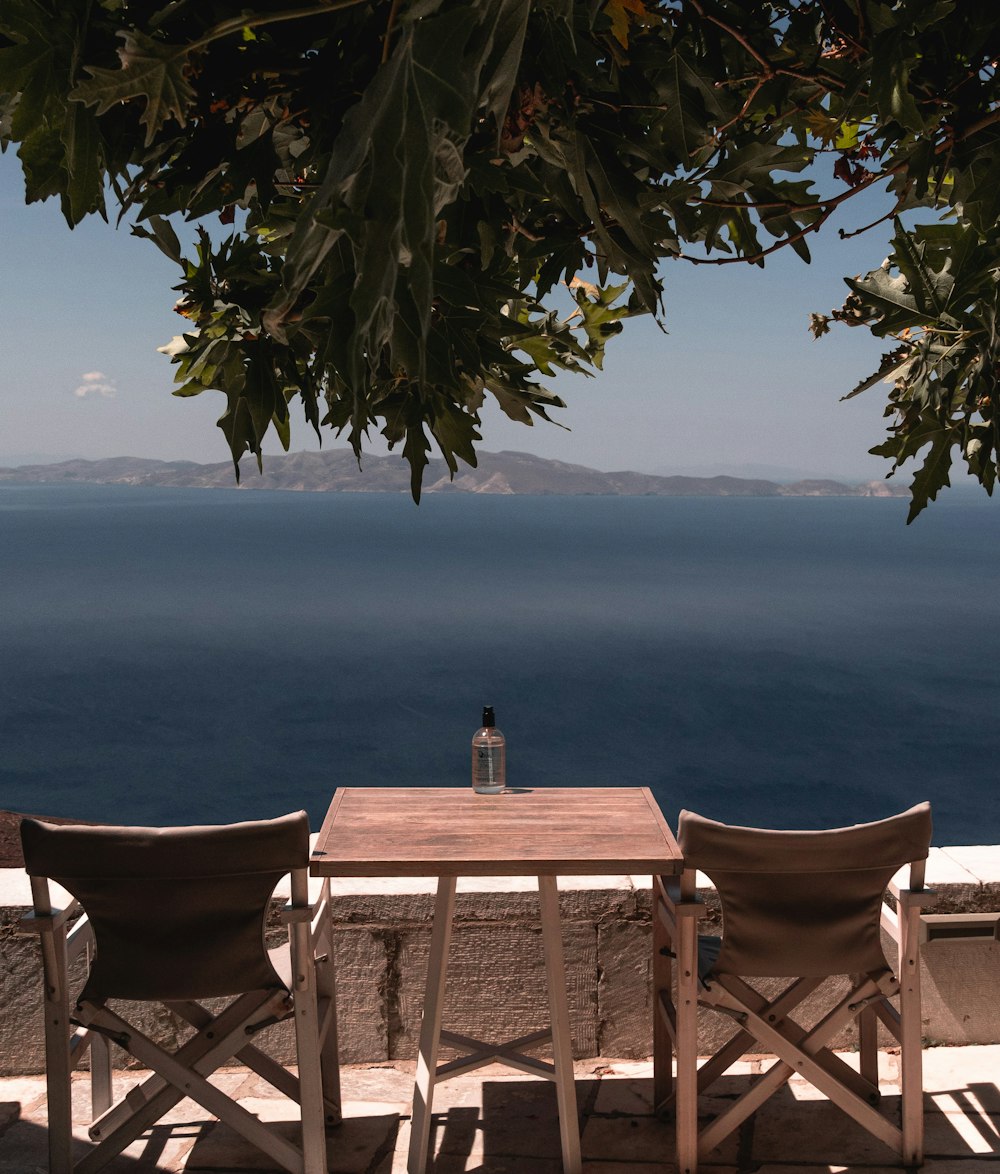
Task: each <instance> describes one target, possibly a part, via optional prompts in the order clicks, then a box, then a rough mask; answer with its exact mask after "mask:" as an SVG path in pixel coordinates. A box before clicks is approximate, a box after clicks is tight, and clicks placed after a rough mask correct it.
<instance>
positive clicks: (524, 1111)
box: [0, 1045, 1000, 1174]
mask: <svg viewBox="0 0 1000 1174" xmlns="http://www.w3.org/2000/svg"><path fill="white" fill-rule="evenodd" d="M880 1062H881V1064H882V1065H883V1071H884V1074H885V1077H886V1078H887V1080H888V1081H889V1084H888V1086H887V1095H885V1096H884V1097H883V1103H882V1106H883V1109H885V1110H886V1111H887V1112H888V1113H890V1114H892V1113H897V1114H898V1084H897V1085H895V1087H894V1086H893V1083H892V1080H893V1077H894V1075H895V1072H896V1056H895V1055H894V1054H892V1053H891V1052H883V1053H881V1056H880ZM768 1063H769V1061H768V1060H766V1059H765V1060H763V1061H755V1062H750V1063H745V1064H744V1065H743V1067H742V1068H741V1069H739V1070H738V1071H737V1074H736V1075H734V1076H731V1077H726V1078H725V1079H726V1081H728V1082H729V1083H728V1088H723V1089H722V1094H723V1095H726V1094H727V1093H728V1094H730V1095H731V1094H732V1093H734V1092H736V1091H738V1090H739V1089H740V1088H741V1087H745V1086H746V1083H747V1082H748V1081H751V1080H753V1079H754V1076H755V1074H756V1072H759V1071H761V1070H762V1066H763V1067H766V1066H767V1064H768ZM413 1073H414V1065H413V1064H412V1063H403V1062H395V1063H385V1064H368V1065H348V1066H346V1067H345V1068H344V1069H343V1091H344V1117H345V1119H344V1123H343V1125H342V1126H341V1127H340V1128H339V1129H338V1130H336V1131H334V1132H332V1133H331V1136H330V1149H329V1161H330V1172H331V1174H403V1172H404V1171H405V1169H406V1149H407V1144H408V1141H409V1130H410V1096H411V1092H412V1087H413ZM576 1074H577V1095H578V1103H579V1107H580V1115H581V1125H582V1128H583V1135H582V1136H583V1155H584V1168H585V1170H586V1171H587V1174H629V1172H633V1171H634V1172H635V1174H673V1172H674V1166H673V1163H672V1160H671V1159H672V1156H673V1137H672V1128H671V1126H670V1125H669V1124H668V1123H664V1122H662V1121H660V1120H658V1119H657V1118H656V1117H655V1116H654V1115H653V1111H652V1105H651V1097H652V1064H651V1063H649V1062H640V1061H634V1060H621V1061H620V1060H584V1061H580V1062H578V1063H577V1066H576ZM137 1078H138V1077H137V1076H130V1077H128V1078H126V1079H137ZM216 1080H217V1081H218V1082H219V1083H220V1084H221V1085H222V1086H223V1087H225V1088H226V1091H228V1092H229V1093H231V1094H232V1093H234V1092H235V1093H236V1094H237V1095H238V1097H239V1099H240V1100H241V1101H242V1103H243V1104H244V1105H245V1106H246V1107H247V1108H248V1109H250V1110H251V1111H252V1112H254V1113H257V1114H258V1115H259V1116H260V1117H261V1118H263V1119H265V1120H274V1121H276V1122H280V1121H281V1120H282V1119H283V1118H285V1119H287V1117H288V1116H289V1114H288V1105H287V1102H283V1101H282V1100H281V1099H280V1098H278V1097H277V1096H274V1097H270V1096H268V1095H267V1092H266V1091H265V1090H266V1086H263V1085H262V1084H261V1083H260V1082H259V1081H258V1079H257V1078H256V1077H254V1076H252V1075H248V1074H247V1073H246V1072H245V1071H228V1072H223V1073H221V1074H220V1075H219V1076H218V1077H217V1078H216ZM924 1086H925V1089H926V1108H927V1115H926V1139H927V1144H926V1149H927V1162H926V1165H925V1167H924V1170H925V1171H926V1174H989V1172H990V1171H995V1172H996V1174H1000V1045H991V1046H984V1047H959V1048H928V1049H927V1050H926V1051H925V1052H924ZM85 1095H86V1094H85V1090H84V1085H83V1083H82V1080H81V1085H80V1100H81V1104H83V1103H84V1098H85ZM434 1108H435V1123H436V1129H435V1137H434V1144H435V1152H436V1155H437V1157H436V1161H435V1162H434V1163H433V1164H432V1167H431V1169H432V1171H433V1174H460V1172H465V1171H468V1172H472V1171H476V1172H478V1174H558V1172H559V1170H560V1168H561V1164H560V1161H559V1133H558V1124H557V1120H556V1111H555V1090H554V1087H553V1086H552V1085H551V1084H549V1083H548V1082H545V1081H539V1080H531V1079H529V1078H527V1077H525V1076H523V1075H520V1074H518V1073H515V1072H512V1071H511V1070H510V1069H507V1068H501V1067H499V1066H494V1067H489V1068H484V1069H481V1070H480V1071H479V1072H477V1073H474V1074H472V1075H469V1076H463V1077H459V1078H458V1079H456V1080H452V1081H449V1082H448V1083H444V1084H440V1085H439V1086H438V1088H437V1090H436V1093H435V1103H434ZM277 1127H279V1128H280V1126H277ZM80 1136H81V1138H83V1137H85V1133H84V1130H83V1129H82V1128H81V1130H80ZM894 1167H895V1168H896V1169H898V1166H895V1161H894V1155H893V1154H892V1153H891V1152H890V1151H889V1150H888V1149H886V1148H885V1147H884V1146H883V1145H882V1144H881V1143H880V1142H878V1141H876V1140H874V1139H873V1138H871V1137H869V1135H868V1134H866V1133H865V1132H864V1131H863V1130H861V1129H860V1128H859V1127H858V1126H855V1125H854V1123H853V1122H852V1121H849V1120H848V1119H847V1118H846V1117H844V1116H843V1115H842V1114H841V1113H840V1112H839V1111H838V1110H836V1109H835V1108H833V1107H832V1106H831V1105H830V1104H829V1103H828V1102H826V1101H825V1100H823V1099H822V1098H821V1097H819V1095H818V1094H816V1093H814V1092H813V1091H812V1090H811V1089H810V1087H809V1086H808V1085H805V1084H803V1083H801V1082H799V1081H798V1080H797V1079H793V1081H792V1083H791V1084H790V1086H789V1087H788V1088H786V1089H785V1090H784V1091H783V1092H782V1093H779V1094H778V1095H777V1096H776V1097H775V1098H773V1099H772V1100H771V1101H769V1102H768V1103H767V1105H766V1106H765V1108H763V1109H761V1110H760V1111H759V1112H758V1113H757V1114H756V1116H755V1117H753V1118H751V1119H750V1120H749V1121H747V1122H746V1123H745V1124H744V1126H743V1127H742V1129H741V1131H740V1132H739V1133H738V1134H737V1135H736V1136H734V1137H733V1138H731V1139H730V1140H729V1142H728V1143H726V1145H725V1146H724V1147H723V1149H722V1151H721V1153H718V1154H715V1155H713V1157H712V1159H711V1161H710V1162H709V1163H706V1164H705V1166H704V1169H705V1170H706V1171H711V1174H751V1172H752V1174H798V1172H801V1174H805V1172H807V1171H808V1172H810V1174H816V1172H818V1171H842V1170H851V1171H855V1170H858V1171H861V1170H863V1171H865V1174H880V1172H881V1171H883V1170H889V1169H893V1168H894ZM107 1169H108V1170H109V1171H111V1172H112V1174H140V1172H141V1171H152V1170H163V1171H178V1172H180V1171H185V1172H194V1171H215V1172H216V1174H222V1172H223V1171H225V1172H227V1174H231V1172H234V1171H242V1170H253V1171H258V1172H260V1171H265V1170H272V1169H274V1167H273V1166H272V1165H271V1164H270V1163H269V1160H268V1159H267V1158H265V1157H264V1155H262V1154H260V1153H259V1152H258V1151H256V1150H254V1149H252V1148H251V1147H249V1146H247V1145H246V1144H244V1143H242V1142H241V1141H240V1140H239V1139H238V1138H236V1137H235V1135H234V1134H232V1133H231V1132H230V1131H229V1130H228V1129H227V1128H226V1127H224V1126H221V1125H219V1124H217V1123H215V1122H213V1121H212V1120H211V1119H210V1118H208V1116H207V1114H205V1113H204V1112H203V1111H202V1110H201V1109H200V1108H199V1107H198V1106H197V1105H195V1104H193V1103H192V1102H191V1101H182V1102H181V1103H180V1104H179V1105H178V1106H177V1107H176V1109H175V1110H174V1111H173V1112H172V1113H171V1114H170V1115H169V1118H168V1119H167V1120H166V1121H165V1122H164V1123H161V1124H159V1125H157V1126H155V1127H154V1128H153V1129H151V1130H150V1131H149V1132H148V1133H147V1134H146V1136H145V1137H144V1138H142V1139H140V1141H139V1142H136V1143H135V1144H134V1145H133V1146H132V1147H131V1148H130V1149H129V1150H128V1151H126V1153H125V1154H124V1155H122V1156H121V1157H120V1158H118V1159H116V1160H115V1162H114V1163H113V1164H112V1165H111V1166H109V1167H107ZM46 1170H47V1160H46V1120H45V1083H44V1079H43V1078H42V1077H40V1076H31V1077H12V1078H3V1079H0V1172H2V1174H44V1172H45V1171H46Z"/></svg>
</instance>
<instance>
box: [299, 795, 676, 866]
mask: <svg viewBox="0 0 1000 1174" xmlns="http://www.w3.org/2000/svg"><path fill="white" fill-rule="evenodd" d="M680 867H681V854H680V850H679V849H678V847H677V841H676V840H675V839H674V837H673V834H672V833H671V831H670V828H669V827H667V824H666V821H665V820H664V818H663V816H662V814H661V813H660V809H659V807H657V805H656V802H655V800H654V799H653V796H652V795H651V794H650V791H649V788H648V787H538V788H512V789H511V790H509V791H506V792H504V793H503V794H501V795H476V794H475V793H474V792H473V791H472V789H471V788H459V787H341V788H339V789H338V790H337V791H336V793H335V794H334V797H333V802H332V803H331V804H330V810H329V811H328V812H327V816H326V819H325V820H324V821H323V827H322V829H321V830H320V833H319V839H318V841H317V844H316V849H315V851H314V852H313V856H312V864H311V871H312V873H313V875H314V876H528V875H531V876H571V875H577V876H587V875H607V874H610V873H619V872H640V873H675V872H679V871H680Z"/></svg>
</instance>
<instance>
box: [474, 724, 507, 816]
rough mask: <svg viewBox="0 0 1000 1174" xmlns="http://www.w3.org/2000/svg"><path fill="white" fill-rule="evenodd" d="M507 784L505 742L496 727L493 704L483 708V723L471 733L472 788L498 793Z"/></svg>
mask: <svg viewBox="0 0 1000 1174" xmlns="http://www.w3.org/2000/svg"><path fill="white" fill-rule="evenodd" d="M506 785H507V742H506V739H505V738H504V736H503V734H501V733H500V731H499V730H498V729H497V728H496V719H495V718H494V716H493V706H492V705H487V706H485V707H484V708H483V724H482V725H481V726H480V727H479V729H478V730H476V732H475V733H474V734H473V735H472V789H473V791H475V792H476V794H477V795H499V794H500V792H501V791H502V790H503V789H504V788H505V787H506Z"/></svg>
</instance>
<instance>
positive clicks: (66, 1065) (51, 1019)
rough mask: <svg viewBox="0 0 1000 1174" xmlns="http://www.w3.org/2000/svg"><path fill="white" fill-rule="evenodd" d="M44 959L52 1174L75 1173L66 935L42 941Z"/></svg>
mask: <svg viewBox="0 0 1000 1174" xmlns="http://www.w3.org/2000/svg"><path fill="white" fill-rule="evenodd" d="M41 944H42V951H43V954H44V955H45V977H46V988H45V1008H44V1010H45V1089H46V1101H47V1104H46V1111H47V1114H48V1127H49V1174H72V1170H73V1086H72V1073H73V1064H72V1060H71V1057H70V1033H71V1030H72V1029H71V1026H70V1022H69V990H68V985H67V978H68V976H67V962H66V931H65V929H57V930H55V931H54V932H50V933H45V934H43V936H42V939H41Z"/></svg>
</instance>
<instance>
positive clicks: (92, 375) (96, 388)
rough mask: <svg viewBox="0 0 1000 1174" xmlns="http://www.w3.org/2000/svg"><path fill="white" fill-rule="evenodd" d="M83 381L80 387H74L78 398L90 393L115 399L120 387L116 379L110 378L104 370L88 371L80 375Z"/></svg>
mask: <svg viewBox="0 0 1000 1174" xmlns="http://www.w3.org/2000/svg"><path fill="white" fill-rule="evenodd" d="M80 379H81V380H82V381H83V382H82V383H81V384H80V386H79V387H75V388H74V389H73V394H74V395H75V396H76V397H77V399H84V398H85V397H86V396H88V395H99V396H103V397H104V399H114V397H115V394H116V393H117V391H118V388H117V387H116V386H115V381H114V380H113V379H109V378H108V377H107V375H105V374H104V372H103V371H87V372H85V373H84V374H83V375H81V376H80Z"/></svg>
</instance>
